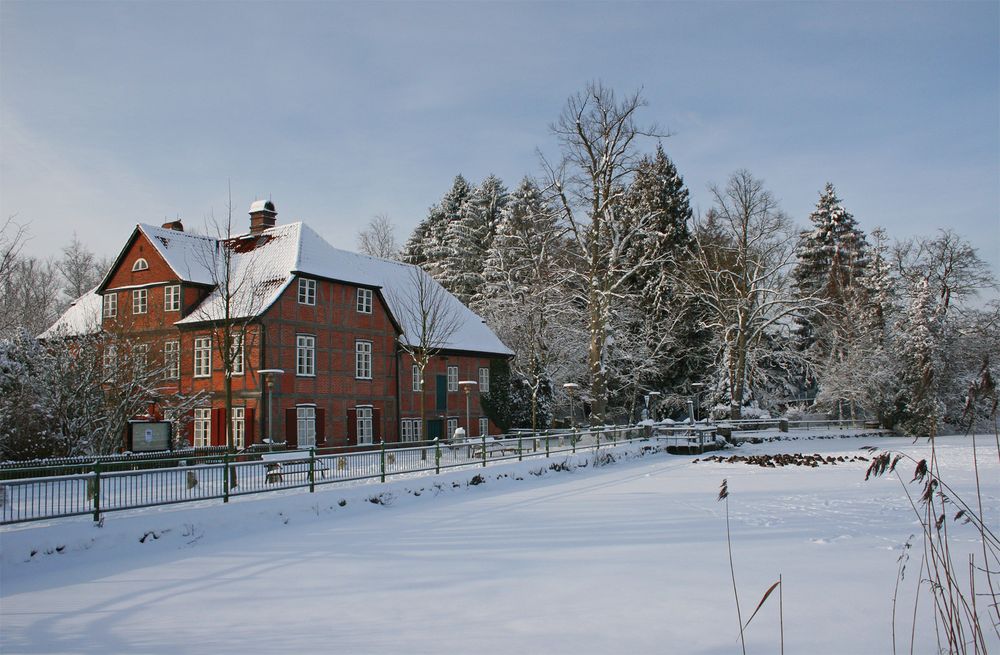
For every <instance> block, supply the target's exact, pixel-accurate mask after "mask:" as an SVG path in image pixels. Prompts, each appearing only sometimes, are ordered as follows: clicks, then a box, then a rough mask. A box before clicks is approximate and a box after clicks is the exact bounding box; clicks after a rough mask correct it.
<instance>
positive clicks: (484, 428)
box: [479, 416, 490, 436]
mask: <svg viewBox="0 0 1000 655" xmlns="http://www.w3.org/2000/svg"><path fill="white" fill-rule="evenodd" d="M489 433H490V420H489V419H488V418H486V417H485V416H483V417H481V418H480V419H479V435H480V436H482V435H484V434H489Z"/></svg>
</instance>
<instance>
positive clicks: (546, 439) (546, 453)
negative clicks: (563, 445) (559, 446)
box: [545, 435, 552, 457]
mask: <svg viewBox="0 0 1000 655" xmlns="http://www.w3.org/2000/svg"><path fill="white" fill-rule="evenodd" d="M550 441H552V437H550V436H549V435H545V456H546V457H548V456H549V442H550Z"/></svg>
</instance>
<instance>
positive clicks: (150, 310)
mask: <svg viewBox="0 0 1000 655" xmlns="http://www.w3.org/2000/svg"><path fill="white" fill-rule="evenodd" d="M139 257H143V258H144V259H146V261H147V263H148V265H149V268H148V269H147V270H144V271H132V266H133V264H134V262H135V260H136V259H137V258H139ZM310 279H315V281H316V303H315V305H305V304H301V303H299V301H298V291H299V278H295V279H293V280H292V281H291V282H290V283H289V284H288V285H287V286H286V288H285V289H284V291H283V292H282V293H281V295H280V296H279V298H278V299H277V301H276V302H275V303H274V304H273V305H272V306H271V307H269V308H268V309H267V310H266V311H265V313H264V314H263V315H262V316H261V317H259V318H258V319H257V320H256V321H255V322H254V323H252V324H250V325H249V326H248V327H247V328H246V330H247V332H246V337H245V342H244V373H243V374H242V375H234V376H233V377H232V390H233V406H234V407H243V408H244V409H245V412H246V437H247V440H246V441H247V443H250V442H255V441H256V442H259V441H261V440H262V439H263V438H264V437H267V436H268V433H269V432H270V434H271V436H273V438H274V439H275V440H276V441H283V440H286V439H288V438H290V439H293V440H294V439H296V437H297V434H296V419H295V412H296V408H297V407H299V406H304V405H312V406H315V408H316V412H315V414H316V422H317V426H316V433H317V443H316V445H317V446H318V447H336V446H345V445H353V444H356V443H358V436H357V426H358V422H357V413H356V412H357V410H358V408H359V407H371V408H372V414H373V417H372V418H373V425H372V427H373V433H374V434H373V437H374V442H376V443H377V442H378V441H379V440H380V439H384V440H386V441H388V442H396V441H400V440H401V434H400V432H401V429H400V427H401V421H402V420H406V421H414V420H415V419H419V417H420V403H419V398H420V396H421V394H420V393H419V392H415V391H413V388H412V368H411V367H412V360H411V358H410V357H409V356H408V355H406V354H403V353H400V352H398V350H397V346H396V335H397V332H398V331H397V327H396V325H395V324H394V323H393V321H392V318H391V316H390V314H389V312H388V309H387V307H386V305H385V302H384V299H383V298H382V296H381V295H380V293H379V292H378V290H372V311H371V313H364V312H359V311H358V307H357V294H358V288H359V287H357V286H355V285H350V284H346V283H341V282H337V281H332V280H322V279H317V278H310ZM172 284H181V298H182V300H181V310H180V311H169V312H168V311H165V308H164V295H165V288H166V287H167V286H168V285H172ZM135 288H144V289H146V290H147V294H148V295H147V310H146V313H145V314H138V315H136V314H133V312H132V291H133V289H135ZM106 293H114V294H116V295H117V296H118V312H117V316H115V317H114V318H104V319H102V325H103V327H104V329H105V330H107V331H109V332H118V333H122V334H127V335H128V336H129V337H130V338H135V339H137V340H139V341H141V342H143V343H147V344H149V347H150V351H149V355H150V359H151V364H152V365H155V366H161V365H162V364H163V361H164V359H163V349H164V343H166V342H168V341H178V342H179V344H180V377H179V378H177V379H165V380H164V381H163V382H162V389H163V392H164V394H166V395H169V394H173V393H183V394H193V393H198V392H201V393H203V394H205V402H204V407H210V408H211V409H212V413H211V417H212V423H213V427H212V430H211V443H213V444H224V443H225V432H224V427H223V425H222V424H223V423H224V420H225V415H224V409H223V408H224V407H225V394H224V391H223V390H224V383H225V376H224V371H223V366H222V358H221V356H220V352H219V350H218V348H219V345H220V344H221V343H222V341H221V332H220V331H218V330H213V328H212V327H211V326H210V325H208V324H204V325H197V324H196V325H185V326H181V327H178V326H176V325H174V323H175V322H176V321H178V320H180V319H181V318H184V317H185V316H187V315H188V314H189V313H190V312H191V311H192V309H193V308H194V307H196V306H197V305H198V304H199V303H200V302H201V301H202V300H203V299H204V298H205V297H206V296H207V294H208V289H207V288H205V287H203V286H199V285H190V284H183V283H181V282H180V280H178V279H177V276H176V274H175V273H174V272H173V271H172V270H171V269H170V267H169V266H168V265H167V263H166V262H165V261H164V260H163V259H162V258H161V257H160V255H159V253H158V252H157V250H156V248H154V247H153V245H152V244H151V243H150V242H149V241H148V240H147V238H146V236H145V235H144V234H142V233H141V232H140V233H138V236H137V238H136V239H135V241H134V242H133V243H132V244H131V245H130V246H129V247H128V249H127V251H126V252H125V253H124V255H123V256H122V258H121V262H120V265H119V267H118V268H117V269H116V270H115V271H114V272H113V273H112V275H111V277H110V279H109V282H108V284H107V285H106ZM299 335H310V336H313V337H315V340H316V341H315V374H314V375H312V376H309V375H302V374H299V372H298V371H297V370H296V338H297V336H299ZM206 336H211V337H212V339H213V341H212V343H213V349H212V373H211V375H210V376H208V377H194V344H195V339H197V338H199V337H206ZM358 341H366V342H370V343H371V346H372V362H371V363H372V366H371V368H372V371H371V379H359V378H358V377H357V375H356V356H357V351H356V347H357V342H358ZM448 366H458V367H459V374H458V378H459V379H460V380H477V381H478V379H479V368H480V367H483V368H488V367H489V358H488V357H487V356H477V355H471V354H469V355H466V354H462V353H451V354H446V355H440V356H437V357H434V358H433V359H432V360H431V363H430V365H429V367H428V370H427V372H426V383H425V386H424V393H423V396H424V399H425V403H426V418H427V420H428V421H440V426H441V434H442V436H445V437H450V436H451V435H446V434H445V431H446V429H447V428H446V426H447V419H449V418H454V419H457V421H458V424H459V425H461V426H462V427H464V428H466V430H467V434H470V435H472V436H477V435H479V421H478V419H479V417H480V416H483V411H482V408H481V406H480V403H479V391H478V389H477V390H476V391H474V392H473V394H472V397H471V400H472V403H471V410H470V414H471V422H472V426H471V428H470V426H467V425H466V418H465V417H466V411H465V394H464V392H462V391H461V390H458V391H450V392H448V393H447V402H446V408H444V409H439V408H438V407H437V403H436V401H437V392H436V389H437V377H438V376H444V377H445V378H446V377H447V367H448ZM259 369H281V370H283V371H284V374H282V375H280V376H276V385H275V387H274V389H273V392H272V398H273V402H272V407H271V411H270V423H269V419H268V416H269V412H268V406H267V389H266V386H265V381H264V380H262V379H261V377H262V376H260V375H259V374H258V372H257V371H258V370H259ZM220 411H221V412H222V413H221V414H220ZM429 432H430V430H429V429H428V427H427V426H426V425H425V426H424V427H423V429H422V430H421V433H422V434H421V436H422V438H424V439H426V438H427V437H428V435H429ZM489 432H490V433H491V434H495V433H497V432H498V430H497V428H496V426H494V425H493V424H492V423H491V424H490V427H489ZM181 436H183V437H184V438H185V439H186V440H187V441H188V442H189V443H193V442H194V428H193V425H192V424H190V423H189V424H188V425H186V426H185V427H184V428H183V431H182V433H181Z"/></svg>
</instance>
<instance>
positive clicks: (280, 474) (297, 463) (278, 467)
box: [260, 450, 330, 483]
mask: <svg viewBox="0 0 1000 655" xmlns="http://www.w3.org/2000/svg"><path fill="white" fill-rule="evenodd" d="M260 459H261V461H262V462H264V464H266V465H267V477H266V480H267V482H268V483H275V482H281V481H282V480H283V479H284V474H285V473H299V474H302V473H304V474H307V475H308V473H309V462H310V459H309V456H308V455H307V454H303V453H302V451H295V450H292V451H284V452H274V453H264V454H262V455H261V456H260ZM312 462H313V474H314V475H315V474H316V473H319V474H320V477H322V478H326V474H327V471H329V470H330V469H329V467H328V466H327V465H326V463H325V462H324V461H323V460H321V459H316V458H313V459H312Z"/></svg>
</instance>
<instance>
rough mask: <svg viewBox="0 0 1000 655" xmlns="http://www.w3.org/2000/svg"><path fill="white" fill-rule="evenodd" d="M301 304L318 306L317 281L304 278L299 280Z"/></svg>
mask: <svg viewBox="0 0 1000 655" xmlns="http://www.w3.org/2000/svg"><path fill="white" fill-rule="evenodd" d="M299 304H300V305H315V304H316V280H309V279H307V278H304V277H300V278H299Z"/></svg>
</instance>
